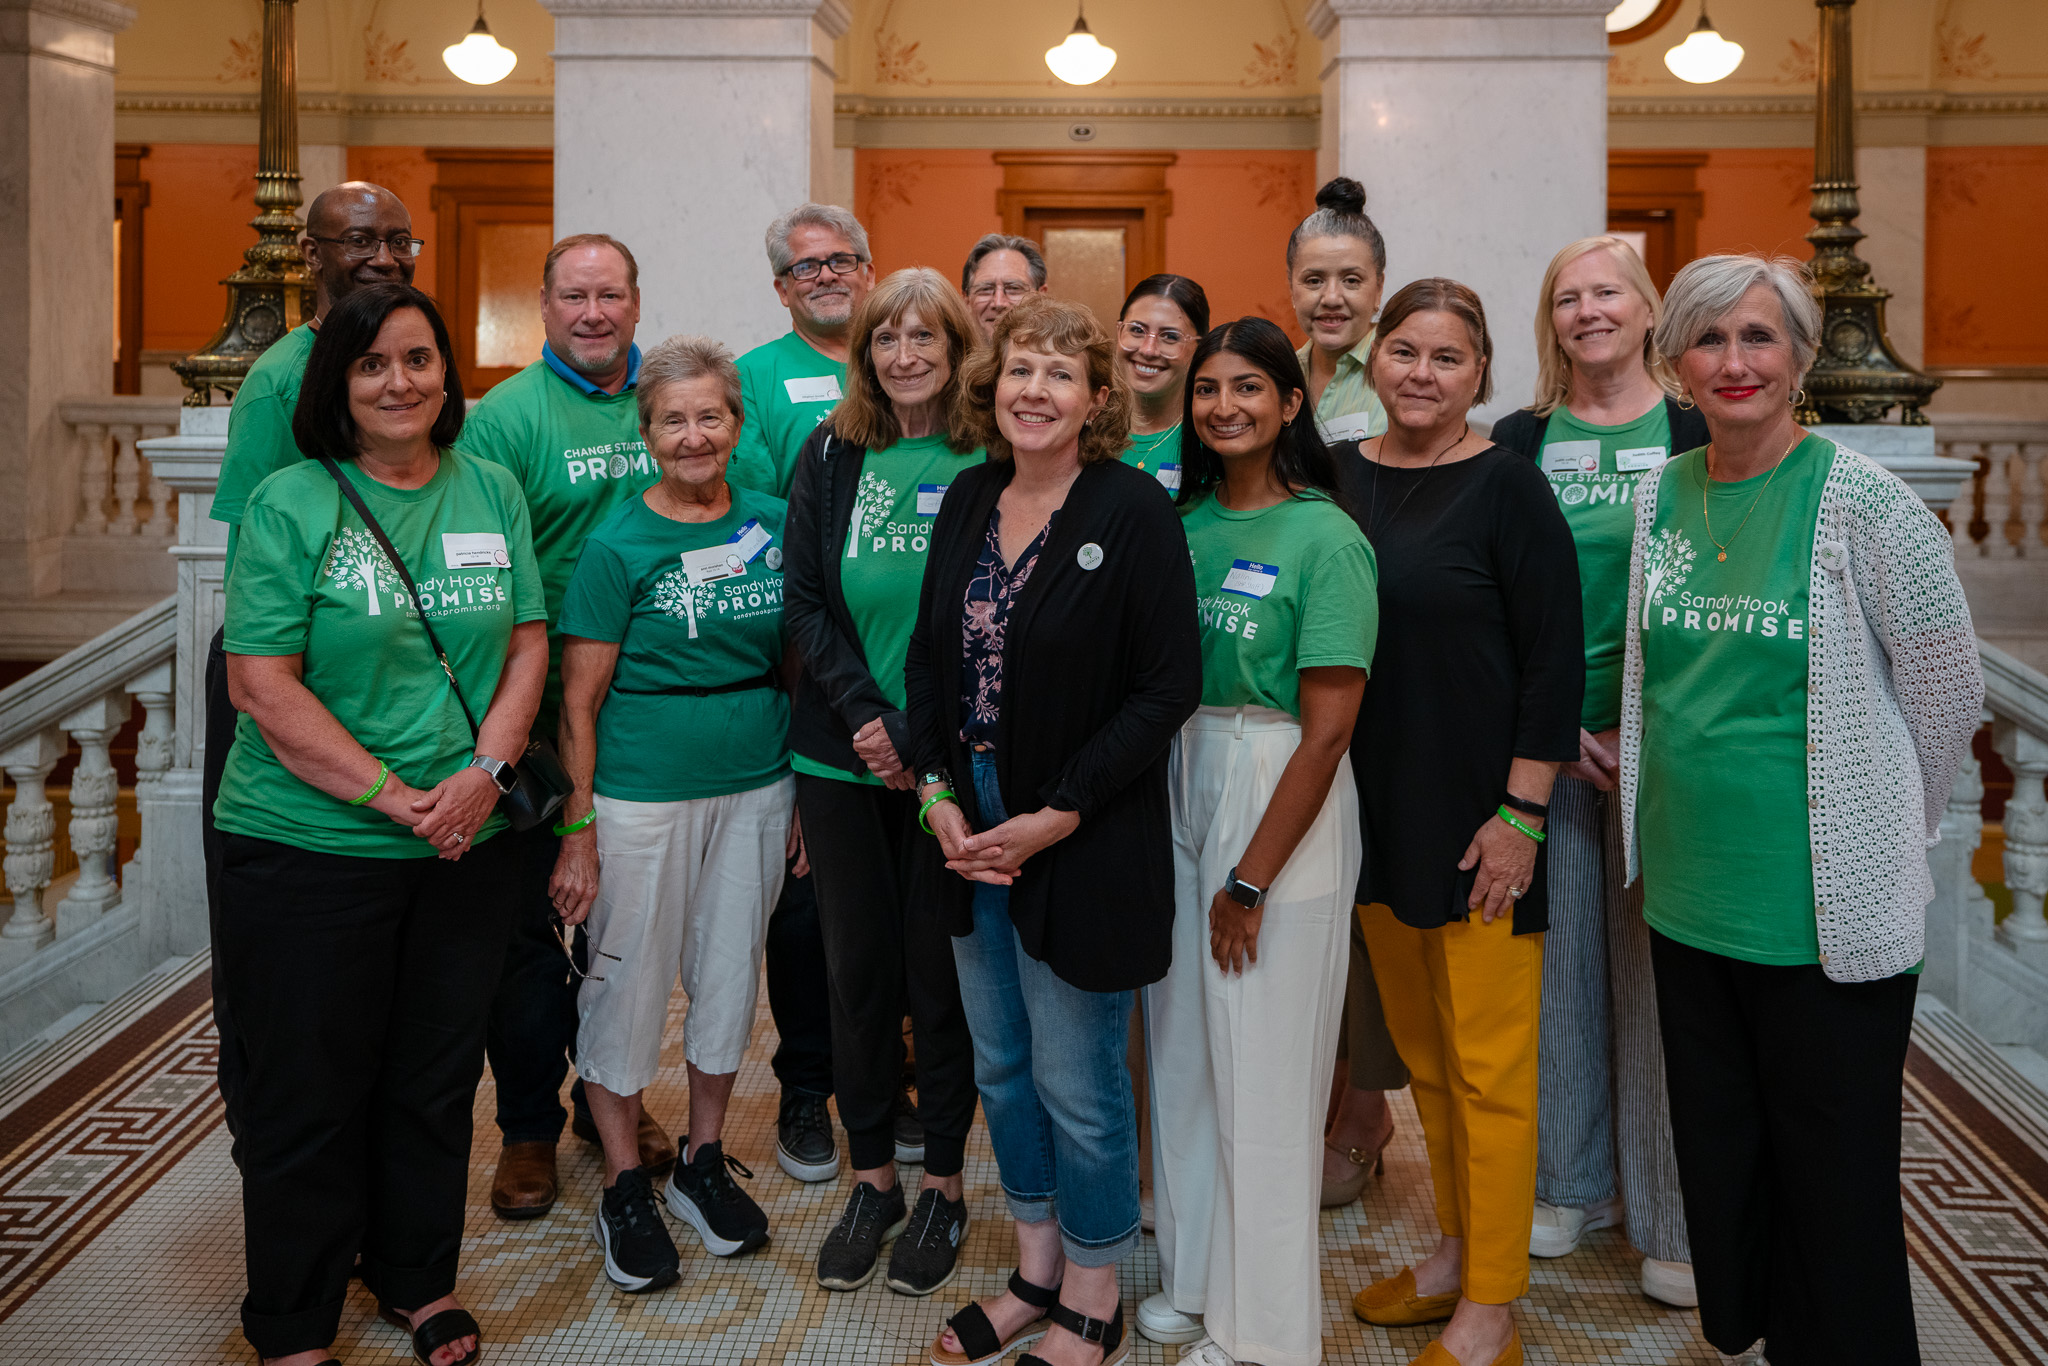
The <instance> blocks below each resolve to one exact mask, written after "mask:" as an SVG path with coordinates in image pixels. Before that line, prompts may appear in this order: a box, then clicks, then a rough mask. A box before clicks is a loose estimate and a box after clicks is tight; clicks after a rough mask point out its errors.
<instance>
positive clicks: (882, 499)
mask: <svg viewBox="0 0 2048 1366" xmlns="http://www.w3.org/2000/svg"><path fill="white" fill-rule="evenodd" d="M895 503H896V491H895V490H894V489H892V488H890V487H889V481H888V480H886V479H884V478H883V477H882V476H881V475H879V474H876V473H875V472H874V471H873V470H870V471H868V472H867V473H865V474H863V475H861V477H860V492H859V493H858V494H857V495H856V496H855V498H854V500H853V517H852V519H851V521H849V522H848V524H847V528H846V558H847V559H849V560H851V559H854V558H855V557H857V556H858V555H859V554H860V543H861V542H862V541H863V540H865V539H866V538H867V537H869V536H872V535H873V534H874V533H875V532H876V531H878V530H880V528H881V525H882V519H883V518H885V517H887V516H888V515H889V509H890V508H891V507H893V506H895Z"/></svg>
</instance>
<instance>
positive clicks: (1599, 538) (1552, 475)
mask: <svg viewBox="0 0 2048 1366" xmlns="http://www.w3.org/2000/svg"><path fill="white" fill-rule="evenodd" d="M1670 456H1671V425H1670V423H1669V421H1668V420H1667V419H1666V417H1665V413H1664V405H1663V403H1661V402H1659V403H1658V404H1657V406H1656V407H1654V408H1652V409H1650V411H1649V412H1647V413H1644V414H1643V415H1642V416H1641V417H1639V418H1637V419H1636V420H1635V421H1633V422H1624V423H1622V424H1621V425H1620V426H1616V427H1602V426H1596V425H1595V424H1593V423H1591V422H1582V421H1580V420H1579V419H1578V418H1576V417H1574V416H1573V415H1572V414H1571V412H1570V411H1569V410H1568V409H1565V408H1562V407H1560V408H1557V409H1555V410H1553V411H1552V413H1551V414H1550V421H1549V423H1548V425H1547V426H1545V428H1544V430H1543V457H1542V464H1543V473H1544V475H1545V476H1546V477H1547V478H1548V479H1549V480H1550V491H1551V492H1552V493H1555V494H1556V495H1557V505H1558V506H1559V507H1560V508H1562V509H1563V510H1564V520H1565V522H1566V523H1567V524H1568V525H1569V526H1570V527H1571V529H1572V539H1573V540H1574V541H1575V542H1577V544H1578V549H1579V594H1580V600H1581V602H1582V603H1583V605H1584V609H1585V621H1586V700H1585V703H1584V704H1583V709H1582V711H1581V714H1580V719H1579V724H1580V725H1581V726H1584V727H1585V728H1586V729H1587V730H1589V731H1592V732H1594V733H1595V734H1598V733H1599V732H1601V731H1603V730H1612V729H1613V728H1614V727H1616V726H1618V725H1620V724H1621V658H1622V651H1623V648H1624V646H1625V640H1624V635H1625V628H1626V627H1627V625H1628V557H1629V551H1630V549H1631V547H1632V546H1633V544H1634V542H1635V534H1636V508H1635V485H1636V480H1638V479H1640V478H1642V476H1643V472H1644V471H1645V470H1654V469H1658V468H1660V467H1662V465H1663V464H1664V462H1665V461H1666V460H1667V459H1669V458H1670Z"/></svg>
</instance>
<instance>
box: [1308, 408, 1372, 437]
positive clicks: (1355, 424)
mask: <svg viewBox="0 0 2048 1366" xmlns="http://www.w3.org/2000/svg"><path fill="white" fill-rule="evenodd" d="M1378 418H1379V414H1378V413H1345V414H1343V415H1342V416H1340V417H1332V418H1320V417H1319V418H1317V419H1316V425H1317V426H1318V427H1321V428H1322V429H1323V440H1325V441H1363V440H1365V438H1367V437H1368V436H1371V435H1372V429H1373V423H1374V422H1375V421H1376V420H1378Z"/></svg>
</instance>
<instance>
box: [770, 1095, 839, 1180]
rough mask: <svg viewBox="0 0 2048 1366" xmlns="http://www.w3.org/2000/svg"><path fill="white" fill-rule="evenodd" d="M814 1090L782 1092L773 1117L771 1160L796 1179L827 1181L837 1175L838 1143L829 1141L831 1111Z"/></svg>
mask: <svg viewBox="0 0 2048 1366" xmlns="http://www.w3.org/2000/svg"><path fill="white" fill-rule="evenodd" d="M825 1099H826V1098H825V1097H824V1096H821V1095H819V1094H818V1093H817V1092H815V1091H799V1090H796V1089H795V1088H793V1087H792V1088H790V1089H788V1090H785V1091H784V1092H783V1093H782V1110H781V1113H780V1114H778V1115H777V1116H776V1118H775V1161H776V1164H777V1165H778V1166H780V1167H781V1168H782V1170H784V1171H786V1172H788V1173H789V1174H790V1176H791V1177H792V1178H793V1179H795V1180H798V1181H830V1180H831V1179H832V1178H833V1177H835V1176H837V1175H839V1145H838V1144H837V1143H834V1142H833V1141H832V1112H831V1111H830V1110H828V1109H826V1108H825Z"/></svg>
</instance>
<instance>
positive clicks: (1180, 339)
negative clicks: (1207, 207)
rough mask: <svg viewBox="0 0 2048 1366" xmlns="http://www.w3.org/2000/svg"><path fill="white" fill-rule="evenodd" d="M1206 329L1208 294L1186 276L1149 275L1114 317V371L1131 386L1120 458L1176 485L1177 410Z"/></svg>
mask: <svg viewBox="0 0 2048 1366" xmlns="http://www.w3.org/2000/svg"><path fill="white" fill-rule="evenodd" d="M1208 330H1209V296H1208V295H1207V294H1205V293H1204V292H1203V291H1202V287H1201V286H1200V285H1198V284H1196V283H1195V282H1194V281H1193V280H1190V279H1189V278H1188V277H1187V276H1185V275H1147V276H1146V277H1145V278H1144V279H1142V280H1140V281H1138V283H1137V284H1136V285H1134V286H1132V288H1131V292H1130V294H1129V295H1128V296H1126V298H1125V299H1124V309H1123V312H1122V313H1120V314H1118V315H1117V320H1116V372H1117V373H1118V374H1119V375H1122V376H1123V377H1124V383H1125V384H1128V385H1129V386H1130V387H1131V439H1130V442H1129V444H1128V445H1126V446H1125V447H1124V463H1125V464H1126V465H1135V466H1136V467H1137V468H1139V469H1141V470H1143V471H1145V473H1147V474H1149V475H1151V476H1152V477H1153V478H1155V479H1157V480H1158V481H1159V482H1160V484H1161V486H1163V487H1164V488H1165V489H1166V491H1167V492H1168V493H1177V492H1179V490H1180V473H1181V471H1180V433H1181V413H1182V409H1183V408H1184V407H1185V406H1186V402H1187V389H1188V362H1189V361H1190V360H1192V359H1193V357H1194V353H1195V345H1196V343H1198V342H1199V341H1201V339H1202V335H1203V334H1204V333H1205V332H1207V331H1208Z"/></svg>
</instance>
